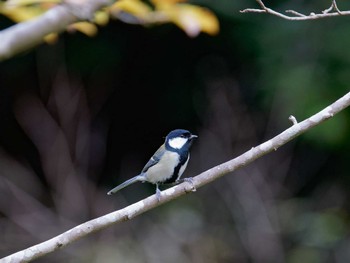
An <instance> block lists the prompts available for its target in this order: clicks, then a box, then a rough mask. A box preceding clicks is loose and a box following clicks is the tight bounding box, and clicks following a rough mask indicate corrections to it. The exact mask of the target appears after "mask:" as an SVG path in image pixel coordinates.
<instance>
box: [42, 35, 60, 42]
mask: <svg viewBox="0 0 350 263" xmlns="http://www.w3.org/2000/svg"><path fill="white" fill-rule="evenodd" d="M57 39H58V34H56V33H51V34H48V35H46V36H45V37H44V40H45V42H46V43H48V44H55V43H56V42H57Z"/></svg>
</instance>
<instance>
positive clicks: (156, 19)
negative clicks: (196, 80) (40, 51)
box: [0, 0, 219, 43]
mask: <svg viewBox="0 0 350 263" xmlns="http://www.w3.org/2000/svg"><path fill="white" fill-rule="evenodd" d="M183 2H186V1H184V0H151V1H150V3H151V4H152V5H149V3H146V2H143V1H140V0H118V1H116V2H115V3H114V4H112V5H111V6H109V7H106V8H103V9H102V10H99V11H97V12H95V14H94V16H93V19H92V22H93V23H90V22H85V21H84V22H77V23H73V24H71V25H69V26H68V28H67V30H68V31H79V32H81V33H84V34H85V35H87V36H90V37H93V36H95V35H96V33H97V25H99V26H105V25H106V24H107V23H108V21H109V19H110V17H112V18H118V19H120V20H122V21H125V22H127V23H135V24H141V25H150V24H155V23H158V24H159V23H168V22H172V23H174V24H176V25H177V26H178V27H180V28H181V29H182V30H184V31H185V32H186V34H187V35H188V36H190V37H195V36H197V35H198V34H199V33H200V32H205V33H208V34H210V35H215V34H217V33H218V31H219V23H218V20H217V18H216V16H215V15H214V14H213V13H212V12H211V11H209V10H208V9H205V8H202V7H199V6H195V5H191V4H185V3H183ZM61 3H62V1H59V0H44V1H43V0H8V1H5V2H0V14H3V15H5V16H7V17H8V18H10V19H12V20H13V21H15V22H17V23H20V22H23V21H27V20H30V19H32V18H35V17H37V16H39V15H42V14H43V13H44V12H46V11H47V10H49V9H50V8H53V7H55V6H57V5H59V4H61ZM66 4H68V5H69V4H70V5H72V7H71V8H72V12H73V13H74V12H76V13H77V14H79V11H77V9H78V8H81V7H82V6H84V5H87V4H89V3H88V2H86V1H76V0H70V1H66ZM74 10H76V11H74ZM45 40H46V41H47V42H48V43H53V42H55V41H56V40H57V34H55V33H54V32H53V33H51V34H49V35H48V36H46V37H45Z"/></svg>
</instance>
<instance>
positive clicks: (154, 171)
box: [146, 151, 180, 184]
mask: <svg viewBox="0 0 350 263" xmlns="http://www.w3.org/2000/svg"><path fill="white" fill-rule="evenodd" d="M179 162H180V155H179V154H178V153H176V152H171V151H167V152H165V153H164V154H163V156H162V158H161V159H160V160H159V162H158V163H157V164H156V165H154V166H152V167H150V168H149V169H148V170H147V172H146V176H147V181H149V182H150V183H153V184H156V183H161V182H164V181H166V180H168V179H169V178H171V177H172V176H173V174H174V170H175V167H176V166H177V165H178V164H179Z"/></svg>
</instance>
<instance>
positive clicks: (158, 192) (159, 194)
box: [156, 184, 161, 202]
mask: <svg viewBox="0 0 350 263" xmlns="http://www.w3.org/2000/svg"><path fill="white" fill-rule="evenodd" d="M160 196H161V191H160V190H159V185H158V184H156V197H157V199H158V202H159V201H160Z"/></svg>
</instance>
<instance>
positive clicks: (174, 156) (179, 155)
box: [107, 129, 198, 201]
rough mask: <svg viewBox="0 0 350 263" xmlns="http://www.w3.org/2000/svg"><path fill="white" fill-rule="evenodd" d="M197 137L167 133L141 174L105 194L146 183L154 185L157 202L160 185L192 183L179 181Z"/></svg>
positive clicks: (188, 133)
mask: <svg viewBox="0 0 350 263" xmlns="http://www.w3.org/2000/svg"><path fill="white" fill-rule="evenodd" d="M197 137H198V136H197V135H194V134H192V133H191V132H189V131H188V130H184V129H176V130H173V131H171V132H169V134H168V135H167V136H166V137H165V142H164V143H163V144H162V145H161V146H160V147H159V149H158V150H157V151H156V152H155V153H154V155H153V156H152V157H151V158H150V159H149V161H148V162H147V163H146V165H145V167H144V168H143V169H142V171H141V173H140V174H138V175H136V176H135V177H132V178H131V179H129V180H127V181H125V182H124V183H121V184H120V185H118V186H116V187H115V188H113V189H112V190H110V191H109V192H108V193H107V194H108V195H112V194H115V193H116V192H118V191H119V190H121V189H123V188H125V187H127V186H129V185H131V184H133V183H136V182H148V183H152V184H155V185H156V197H157V199H158V201H159V200H160V197H161V191H160V190H159V185H160V184H176V183H179V182H181V181H183V180H185V181H190V182H192V181H191V179H189V178H186V179H183V180H181V175H182V174H183V172H184V171H185V169H186V167H187V164H188V161H189V159H190V148H191V146H192V143H193V140H194V139H196V138H197Z"/></svg>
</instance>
